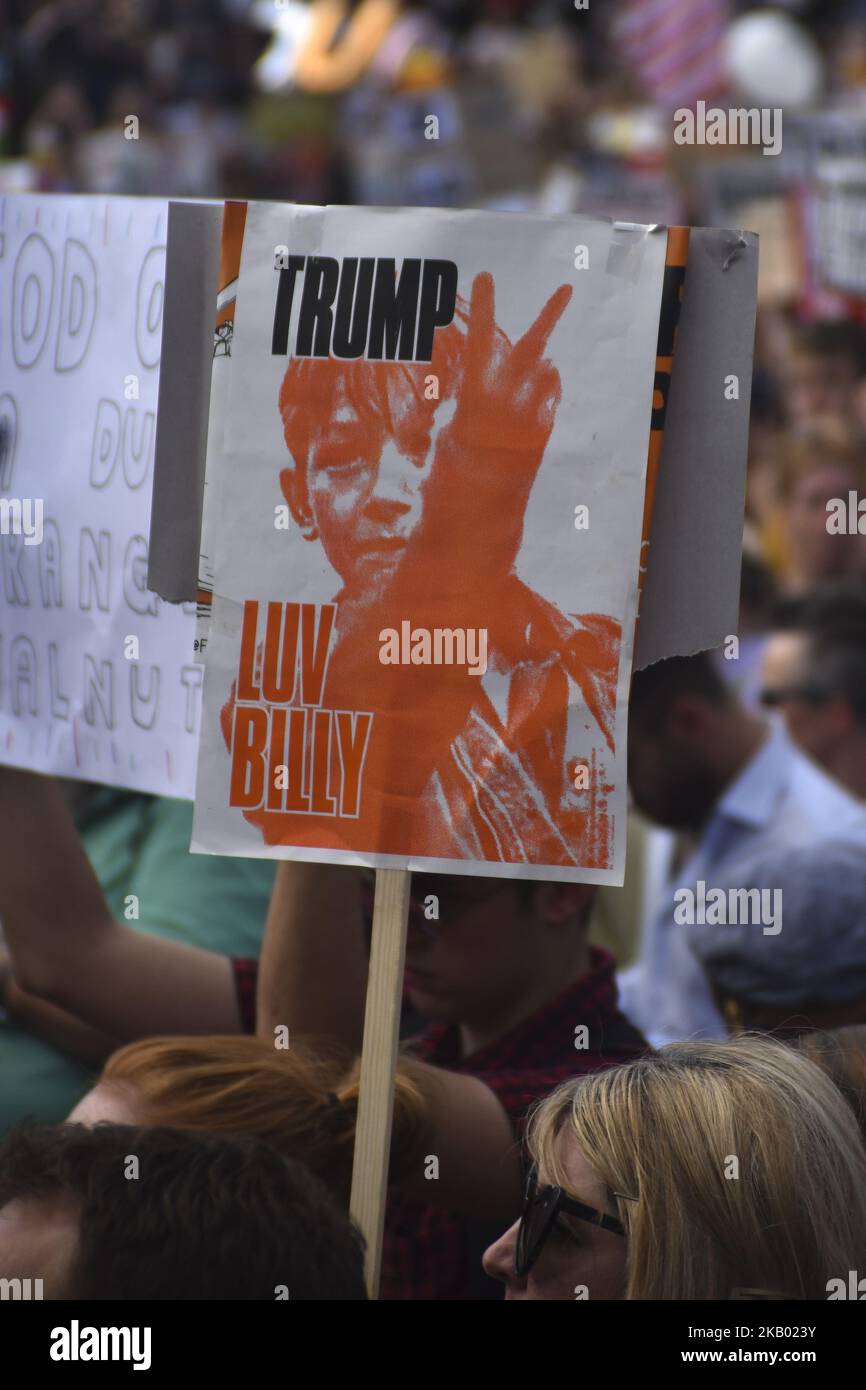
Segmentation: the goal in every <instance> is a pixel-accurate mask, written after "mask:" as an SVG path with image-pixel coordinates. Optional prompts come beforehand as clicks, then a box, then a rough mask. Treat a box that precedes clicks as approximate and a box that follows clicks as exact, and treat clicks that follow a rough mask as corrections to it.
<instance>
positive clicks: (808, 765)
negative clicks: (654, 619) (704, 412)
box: [0, 0, 866, 1299]
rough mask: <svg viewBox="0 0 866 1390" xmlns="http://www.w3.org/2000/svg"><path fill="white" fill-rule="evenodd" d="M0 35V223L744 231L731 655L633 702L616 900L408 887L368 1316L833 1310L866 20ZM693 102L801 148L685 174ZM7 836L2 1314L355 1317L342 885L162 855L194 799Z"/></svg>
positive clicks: (90, 800)
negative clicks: (157, 1302)
mask: <svg viewBox="0 0 866 1390" xmlns="http://www.w3.org/2000/svg"><path fill="white" fill-rule="evenodd" d="M647 8H651V10H652V20H653V22H652V25H651V26H650V28H649V29H647V27H646V25H645V24H644V23H643V22H642V12H645V11H646V10H647ZM698 13H699V19H697V18H696V17H695V16H696V14H698ZM0 16H2V18H3V21H4V36H3V45H2V57H0V142H2V144H0V148H2V154H3V158H2V160H0V195H2V192H3V191H13V190H28V189H33V190H48V191H89V192H107V193H134V194H154V195H162V196H164V195H167V194H168V195H177V196H201V197H219V198H222V197H249V198H278V199H290V200H297V201H300V202H340V203H374V204H383V203H384V204H413V205H425V206H429V205H438V206H455V207H464V206H486V207H493V208H501V209H502V210H504V211H506V210H509V209H517V210H520V209H524V210H525V209H532V210H536V211H543V212H551V213H565V212H574V211H578V212H581V211H588V212H596V213H602V214H606V215H610V216H614V217H621V218H623V219H633V220H640V221H653V222H655V221H667V222H671V221H677V220H681V221H684V222H689V223H691V224H704V225H723V226H733V227H746V228H752V229H754V230H756V231H758V232H759V233H760V237H761V249H760V255H761V265H760V272H759V306H758V320H757V331H756V342H755V363H754V378H753V383H752V395H751V430H750V440H749V459H748V475H747V492H746V518H745V528H744V539H743V562H742V586H741V613H740V624H739V630H738V632H737V634H735V636H736V639H737V640H736V642H734V643H728V644H726V647H725V649H724V651H722V650H719V651H717V652H713V653H709V654H698V655H695V656H694V657H689V658H678V659H674V660H671V661H667V662H663V663H659V664H658V665H657V666H655V667H652V668H649V669H648V670H646V671H643V672H639V673H638V674H637V675H636V677H635V679H634V683H633V689H632V697H631V704H630V719H629V784H630V791H631V798H632V807H633V809H632V813H631V818H630V820H631V823H630V830H629V851H628V873H627V878H626V884H625V886H624V888H622V889H602V890H600V891H598V892H597V891H596V890H595V889H593V888H592V887H590V886H588V885H573V884H558V883H550V882H544V883H533V882H527V883H515V882H514V881H508V880H497V879H489V878H488V879H472V878H460V877H455V878H450V877H447V876H446V877H440V876H436V877H433V876H431V877H429V878H425V877H424V876H418V875H415V876H413V888H412V902H411V907H410V927H409V948H408V968H407V975H406V989H405V998H404V1013H403V1024H402V1032H403V1038H404V1043H403V1048H402V1051H401V1060H400V1063H399V1066H398V1076H397V1083H396V1091H395V1117H394V1137H393V1143H392V1157H391V1174H390V1189H389V1201H388V1213H387V1220H386V1230H385V1245H384V1263H383V1275H382V1292H383V1295H384V1296H386V1297H389V1298H415V1299H423V1298H432V1299H446V1298H465V1299H474V1298H490V1297H497V1296H499V1293H500V1291H501V1288H502V1286H504V1287H505V1289H506V1290H507V1293H508V1296H509V1297H516V1298H551V1299H553V1298H567V1299H574V1298H582V1297H592V1298H622V1297H627V1298H667V1299H702V1298H739V1297H755V1298H765V1297H769V1298H791V1299H801V1298H809V1299H818V1298H827V1297H849V1296H854V1297H856V1296H857V1294H856V1293H855V1294H853V1295H852V1294H850V1293H843V1292H840V1291H839V1290H841V1289H842V1288H843V1287H845V1288H848V1287H849V1286H848V1284H847V1283H846V1282H845V1281H848V1280H849V1275H850V1272H851V1271H857V1270H858V1269H860V1270H863V1271H864V1273H866V1149H864V1138H863V1134H864V1126H866V254H864V252H863V246H864V245H866V241H864V236H863V232H864V230H866V3H857V2H856V0H852V2H851V3H843V0H838V3H823V2H822V3H820V4H819V3H818V2H817V0H815V3H812V4H796V3H789V4H786V5H784V6H773V7H764V9H763V10H762V11H761V12H757V7H755V6H752V5H748V4H733V3H731V4H728V3H725V2H724V0H718V3H716V2H715V0H710V2H709V3H707V4H704V5H701V6H699V7H692V8H691V9H690V7H689V6H688V5H684V4H682V3H679V0H653V4H652V6H649V0H647V5H646V6H643V7H642V6H641V5H640V4H636V3H630V2H629V0H619V3H612V4H603V3H601V0H598V3H596V0H589V3H588V4H587V5H586V6H582V7H581V6H578V5H576V4H574V3H571V2H570V0H569V3H566V0H551V3H547V4H531V3H524V0H471V2H470V3H463V0H434V3H431V4H417V5H412V4H405V3H403V4H400V3H397V0H362V3H359V4H350V3H347V2H346V0H313V3H312V4H309V5H306V4H303V3H300V0H287V3H276V0H274V2H273V3H267V2H266V0H261V3H256V4H253V5H250V4H248V3H246V0H222V2H221V3H219V0H172V3H166V2H165V0H150V3H147V0H142V3H139V4H136V3H132V0H49V2H48V3H43V4H38V3H14V0H13V2H12V3H10V2H9V0H7V3H4V4H0ZM643 18H644V19H645V13H643ZM753 21H757V27H755V24H754V23H753ZM761 25H763V26H764V27H763V29H762V28H761ZM767 26H769V27H767ZM699 98H700V99H706V100H708V101H713V102H717V103H718V104H720V105H722V106H728V105H731V104H736V103H739V104H743V105H756V106H770V107H779V108H781V109H782V111H783V114H784V122H785V125H784V134H783V146H782V151H781V153H780V154H779V155H778V156H773V157H767V156H766V155H763V154H762V153H761V150H760V148H751V149H750V148H742V147H738V148H734V149H732V148H730V147H728V148H725V147H721V148H709V147H706V146H702V147H700V148H696V147H678V146H677V145H676V144H675V142H674V140H673V120H672V113H673V109H674V108H675V107H679V106H681V105H688V104H689V103H692V104H693V103H694V101H695V100H697V99H699ZM431 117H435V121H432V122H431ZM425 132H426V133H425ZM686 293H687V289H686ZM694 462H695V467H696V468H700V466H701V461H700V459H696V460H695V461H694ZM0 822H2V824H3V826H4V834H3V836H2V838H0V920H2V925H3V933H4V936H5V951H4V952H3V954H2V955H0V1006H2V1009H3V1010H4V1021H3V1022H2V1023H0V1059H2V1066H0V1076H2V1078H3V1079H2V1081H0V1131H6V1130H8V1131H9V1134H8V1137H7V1138H6V1139H5V1141H4V1142H3V1143H2V1145H0V1209H2V1212H3V1215H4V1217H5V1218H6V1219H5V1221H4V1223H3V1225H2V1228H0V1275H2V1276H4V1277H8V1278H13V1277H15V1278H22V1279H23V1278H25V1277H29V1278H34V1279H35V1278H44V1280H45V1282H46V1287H47V1288H48V1289H49V1292H50V1296H70V1297H80V1298H101V1297H107V1296H113V1297H125V1298H135V1297H145V1298H146V1297H171V1298H183V1297H213V1298H222V1297H229V1298H236V1297H237V1298H241V1297H263V1298H274V1297H277V1298H279V1297H291V1298H293V1299H294V1298H362V1297H364V1281H363V1274H362V1258H363V1255H362V1250H361V1246H360V1243H359V1241H358V1238H357V1235H356V1233H355V1232H354V1230H353V1228H352V1227H351V1225H350V1223H349V1220H348V1217H347V1208H348V1198H349V1186H350V1180H351V1163H352V1148H353V1142H354V1132H355V1121H356V1118H357V1101H358V1056H359V1053H360V1048H361V1038H362V1027H363V1010H364V997H365V985H366V971H367V950H368V945H369V933H370V915H371V884H370V879H369V876H368V875H366V874H364V873H363V872H361V871H357V870H354V869H348V868H340V869H335V868H326V867H322V866H316V865H302V864H290V863H282V864H281V865H280V867H279V869H278V871H277V872H276V874H275V873H274V870H273V866H272V865H271V864H269V863H266V862H262V861H243V860H220V859H219V858H205V857H199V856H192V857H190V856H189V855H188V852H187V850H188V845H189V838H190V808H188V807H185V806H181V805H180V804H179V803H171V802H164V801H156V800H154V799H152V798H149V797H144V796H141V795H137V794H133V793H125V792H116V791H109V790H108V789H104V788H102V789H99V788H86V787H84V788H68V787H67V788H63V787H61V786H59V785H57V784H54V783H53V782H51V781H50V780H49V779H45V778H39V777H35V776H32V775H29V774H25V773H20V772H13V771H11V770H8V769H0ZM37 827H38V833H37ZM46 847H47V848H46ZM46 853H48V854H49V855H50V861H51V862H50V868H49V869H48V871H47V872H46V868H45V862H44V856H45V854H46ZM711 893H712V894H714V895H715V901H714V910H715V916H712V915H711V912H712V911H713V907H711V906H710V894H711ZM131 894H132V895H134V897H135V901H136V903H139V902H140V904H141V915H140V918H139V917H138V916H136V919H135V920H133V921H131V920H129V913H128V912H127V911H125V909H124V905H125V904H127V903H128V902H129V898H130V895H131ZM777 894H778V895H779V897H778V900H777V897H776V895H777ZM732 895H737V896H736V897H732ZM739 895H746V896H745V897H743V896H739ZM431 898H433V899H435V901H436V903H437V910H436V912H435V913H431V911H430V901H431ZM733 901H736V902H737V904H738V905H742V904H743V903H748V904H749V905H750V906H753V907H754V913H753V920H746V921H744V920H743V914H742V911H740V912H738V913H737V914H733V913H729V904H730V903H731V902H733ZM777 901H778V904H779V910H778V911H777V908H776V904H777ZM699 902H700V904H701V906H700V908H699V907H698V903H699ZM721 903H724V907H721V906H720V904H721ZM723 913H728V914H729V915H721V914H723ZM28 1117H29V1118H28ZM25 1118H28V1123H27V1124H26V1125H24V1126H23V1127H22V1125H21V1124H20V1122H21V1121H23V1120H24V1119H25ZM67 1119H68V1122H67V1123H62V1122H64V1121H67ZM515 1141H518V1142H515ZM130 1155H133V1156H137V1159H138V1162H139V1165H140V1172H141V1176H140V1187H139V1188H138V1190H137V1191H138V1198H139V1201H138V1203H137V1207H136V1212H135V1215H134V1217H133V1216H132V1215H131V1214H130V1204H129V1203H128V1202H127V1201H126V1200H125V1198H124V1192H125V1190H126V1185H127V1179H128V1178H129V1174H128V1173H124V1167H123V1165H124V1164H125V1163H126V1162H127V1160H128V1156H130ZM205 1173H206V1174H207V1175H208V1176H207V1182H205V1180H204V1178H203V1176H202V1175H203V1174H205ZM239 1175H242V1179H243V1180H241V1177H239ZM138 1176H139V1175H138V1173H136V1177H138ZM58 1212H60V1217H61V1218H62V1219H59V1218H58ZM154 1250H158V1251H159V1252H160V1258H159V1260H158V1261H156V1262H155V1261H154V1259H153V1255H152V1252H153V1251H154ZM216 1251H219V1252H220V1258H219V1259H217V1258H214V1253H215V1252H216ZM485 1251H486V1253H485ZM482 1259H483V1263H482ZM855 1282H856V1281H855ZM837 1283H838V1287H837ZM280 1289H285V1290H286V1292H285V1293H284V1294H281V1293H279V1292H278V1290H280ZM109 1291H110V1292H109Z"/></svg>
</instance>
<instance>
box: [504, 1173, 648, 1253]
mask: <svg viewBox="0 0 866 1390" xmlns="http://www.w3.org/2000/svg"><path fill="white" fill-rule="evenodd" d="M560 1216H576V1217H577V1218H578V1220H579V1221H589V1222H590V1223H591V1224H592V1225H593V1226H600V1227H601V1229H602V1230H603V1231H613V1233H614V1235H617V1236H624V1235H625V1233H626V1232H625V1227H624V1226H623V1224H622V1222H621V1221H620V1220H619V1218H618V1217H616V1216H610V1215H608V1213H607V1212H606V1211H597V1210H596V1208H595V1207H590V1206H587V1204H586V1203H585V1202H578V1201H577V1200H576V1198H574V1197H569V1196H568V1194H567V1193H566V1192H563V1190H562V1188H561V1187H539V1186H538V1170H537V1168H536V1165H535V1164H534V1163H533V1165H532V1167H531V1168H530V1170H529V1176H528V1177H527V1179H526V1195H525V1198H524V1206H523V1215H522V1216H521V1218H520V1225H519V1226H518V1228H517V1248H516V1251H515V1256H514V1269H515V1273H516V1274H517V1277H518V1279H525V1278H526V1275H527V1274H528V1273H529V1271H530V1270H531V1269H532V1266H533V1265H534V1264H535V1262H536V1260H537V1259H538V1257H539V1255H540V1254H541V1251H542V1250H543V1248H544V1242H545V1241H546V1240H547V1238H548V1236H549V1235H550V1232H551V1231H552V1230H553V1227H554V1225H555V1223H556V1221H557V1218H558V1217H560Z"/></svg>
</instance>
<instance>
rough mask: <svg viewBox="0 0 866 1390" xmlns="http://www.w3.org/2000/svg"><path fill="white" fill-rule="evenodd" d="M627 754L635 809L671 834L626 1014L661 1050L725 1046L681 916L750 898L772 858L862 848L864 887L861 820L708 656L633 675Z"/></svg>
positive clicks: (659, 855)
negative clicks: (736, 892) (744, 895)
mask: <svg viewBox="0 0 866 1390" xmlns="http://www.w3.org/2000/svg"><path fill="white" fill-rule="evenodd" d="M628 754H629V756H628V761H629V784H630V787H631V793H632V797H633V799H634V802H635V805H636V806H637V808H638V809H639V810H640V811H641V812H643V813H644V814H645V815H646V816H648V817H649V818H650V820H652V821H654V822H655V823H656V824H657V825H660V826H663V827H666V828H665V829H659V830H653V831H652V832H651V833H650V836H649V843H648V846H647V872H648V885H647V886H648V893H647V904H648V909H647V913H646V918H645V921H644V924H643V933H642V941H641V950H640V955H639V958H638V961H637V963H636V964H635V965H634V966H632V967H631V968H630V969H629V970H627V971H625V972H624V973H623V975H622V976H621V977H620V982H619V983H620V1006H621V1008H622V1009H623V1011H624V1012H625V1013H626V1014H627V1016H628V1017H629V1018H630V1019H631V1020H632V1022H633V1023H635V1024H636V1025H637V1026H638V1027H639V1028H640V1029H641V1030H642V1031H643V1032H644V1034H645V1035H646V1036H647V1037H648V1038H649V1040H650V1042H651V1043H653V1044H654V1045H655V1046H657V1047H658V1046H662V1045H663V1044H664V1043H668V1042H673V1041H676V1040H677V1039H681V1038H691V1037H710V1038H713V1037H719V1038H721V1037H725V1036H726V1032H727V1030H726V1027H725V1022H724V1019H723V1018H722V1016H721V1014H720V1012H719V1010H718V1008H717V1007H716V1004H715V1001H714V999H713V994H712V990H711V987H710V984H709V982H708V980H707V977H706V976H705V974H704V972H703V970H702V968H701V966H700V964H699V962H698V960H697V959H696V957H695V956H694V954H693V952H692V950H691V945H690V941H689V933H690V930H692V928H691V926H690V924H689V920H688V911H687V910H686V911H685V912H684V911H683V910H682V909H683V904H684V903H685V904H686V905H688V903H690V902H694V903H695V905H697V902H698V896H699V895H700V894H703V896H704V898H705V897H706V895H707V894H708V893H709V892H710V891H711V890H712V889H713V888H719V887H721V886H722V885H724V888H725V890H726V892H727V890H728V889H730V888H731V887H732V886H734V885H737V884H739V885H740V886H741V887H743V888H748V887H749V882H748V877H749V866H750V865H751V864H753V863H754V862H755V861H756V860H758V859H760V858H761V856H763V855H764V854H765V853H766V852H767V851H769V850H772V849H774V848H779V849H782V848H795V847H796V846H798V845H803V846H804V847H805V846H814V845H815V844H816V843H818V842H820V841H822V840H825V841H829V840H831V839H832V840H834V841H840V840H841V841H848V842H850V843H852V844H854V845H859V846H862V847H863V851H864V886H866V810H864V808H863V807H862V806H861V805H860V803H859V802H857V801H856V800H855V799H854V798H853V797H851V796H849V795H848V793H847V792H846V791H845V790H844V789H843V788H842V787H841V786H839V785H838V784H837V783H836V782H834V781H833V780H832V779H831V778H830V777H828V776H827V775H826V774H825V773H824V772H822V771H821V770H820V768H818V767H817V766H816V765H815V764H814V763H812V762H810V760H809V759H808V758H806V757H805V756H804V755H803V754H802V753H800V752H799V751H798V750H797V749H796V748H795V747H794V745H793V743H792V742H791V741H790V739H789V738H788V736H787V734H786V733H785V732H784V730H783V729H782V728H781V727H774V726H772V725H769V724H767V723H766V722H765V721H764V720H762V719H760V718H759V717H758V716H756V715H755V714H753V713H751V712H750V711H748V710H747V709H745V708H744V706H743V705H742V704H741V703H740V701H739V699H738V698H737V696H736V695H735V694H734V693H733V692H732V691H731V690H730V689H728V688H727V687H726V685H725V684H724V682H723V681H722V680H721V678H720V676H719V675H718V673H717V672H716V671H715V669H714V668H713V665H712V662H711V660H710V658H709V657H708V655H707V654H706V653H701V654H699V655H697V656H692V657H676V658H673V659H672V660H670V661H663V662H659V663H658V664H657V665H655V666H651V667H648V668H647V669H646V670H644V671H640V672H638V673H637V675H636V676H635V679H634V684H633V687H632V697H631V706H630V714H629V750H628ZM701 884H703V889H701V887H700V885H701ZM778 888H779V889H781V891H782V902H783V901H784V888H785V885H784V883H781V882H780V883H779V884H778ZM686 889H687V890H690V892H689V893H684V892H682V891H681V890H686ZM692 893H693V894H695V897H694V899H692V898H691V894H692ZM684 919H685V920H684ZM718 929H719V931H724V926H722V925H720V926H719V928H718ZM755 929H756V930H758V931H760V930H762V928H761V926H757V925H756V927H755Z"/></svg>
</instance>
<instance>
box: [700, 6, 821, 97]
mask: <svg viewBox="0 0 866 1390" xmlns="http://www.w3.org/2000/svg"><path fill="white" fill-rule="evenodd" d="M725 56H726V66H727V71H728V77H729V78H730V81H731V83H732V85H733V86H734V88H735V90H736V91H737V93H738V94H739V95H740V96H742V97H745V98H746V100H748V101H755V102H758V103H759V104H760V105H761V106H781V107H783V108H789V109H797V108H799V107H805V106H811V105H812V104H813V103H814V102H815V101H816V100H817V99H818V97H819V96H820V93H821V88H822V85H823V78H824V72H823V64H822V60H821V54H820V53H819V51H818V48H817V46H816V44H815V43H814V42H813V40H812V38H811V36H810V35H809V34H808V33H807V31H806V30H805V29H804V28H803V27H802V26H801V25H800V24H798V23H797V22H796V20H793V19H791V18H790V17H789V16H788V15H785V14H779V13H778V11H774V10H754V11H753V12H752V13H751V14H747V15H743V16H742V17H741V18H740V19H735V20H734V22H733V23H732V24H731V25H730V26H729V28H728V31H727V34H726V37H725Z"/></svg>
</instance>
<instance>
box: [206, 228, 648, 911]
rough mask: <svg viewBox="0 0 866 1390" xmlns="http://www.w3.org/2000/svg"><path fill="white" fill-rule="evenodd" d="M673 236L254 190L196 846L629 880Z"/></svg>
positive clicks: (225, 415) (237, 321) (218, 458)
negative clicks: (644, 566) (310, 201)
mask: <svg viewBox="0 0 866 1390" xmlns="http://www.w3.org/2000/svg"><path fill="white" fill-rule="evenodd" d="M667 246H668V236H667V234H666V233H665V231H664V230H660V229H654V228H649V227H643V226H635V225H633V224H627V225H626V224H611V223H609V222H607V221H605V220H602V219H595V218H581V217H555V218H546V217H536V216H532V215H521V214H499V213H492V212H443V211H430V210H426V209H424V210H420V209H411V210H398V209H395V210H374V209H356V208H351V209H350V208H336V207H327V208H313V207H301V206H295V205H288V204H263V203H262V204H256V203H250V204H248V205H246V208H245V211H244V215H243V245H242V251H241V257H240V269H239V274H238V276H237V280H236V282H232V290H233V298H234V318H233V331H232V334H231V344H230V354H231V370H230V371H229V372H226V373H224V374H223V375H222V376H221V377H220V383H221V385H222V387H223V389H224V395H223V398H222V401H221V403H220V407H219V411H220V420H221V429H220V438H219V447H218V448H216V449H214V450H211V449H210V447H209V453H208V463H207V479H208V489H209V498H208V504H207V509H208V526H209V538H208V554H209V563H210V570H211V578H212V590H213V602H212V606H211V610H210V617H209V619H208V627H209V633H208V639H207V649H206V671H205V682H204V703H203V716H202V721H203V723H202V736H201V744H200V757H199V766H198V782H197V789H196V802H195V825H194V832H193V848H194V849H195V850H197V851H200V852H205V853H220V854H238V855H252V856H256V855H267V856H272V857H284V858H301V859H313V860H319V861H325V862H335V863H340V862H346V863H354V864H367V865H370V866H378V867H392V868H397V867H399V868H411V869H426V870H433V871H437V870H439V871H443V872H451V873H454V872H457V873H460V872H464V873H469V874H495V875H502V876H515V877H516V876H525V877H530V878H552V879H573V880H585V881H589V882H597V883H618V882H621V881H622V875H623V872H624V858H625V847H624V842H625V813H626V766H625V754H626V714H627V693H628V688H629V681H630V677H631V661H632V647H633V639H634V629H635V619H636V612H637V601H638V590H639V582H640V568H641V550H642V534H643V530H644V511H645V502H646V497H647V465H648V456H649V453H650V449H649V446H650V432H651V425H652V426H653V427H654V428H656V429H657V428H658V426H659V424H660V414H661V413H662V405H661V404H660V402H661V400H662V397H663V385H664V380H665V376H664V372H662V373H661V375H660V376H659V375H658V374H657V349H659V350H660V349H661V347H662V343H661V336H660V318H661V323H662V327H664V323H665V317H664V315H662V314H661V308H662V300H663V285H664V282H665V260H666V250H667ZM669 282H670V277H669ZM668 318H669V316H668ZM667 355H668V354H667V353H662V357H665V356H667ZM663 365H664V364H663ZM668 365H669V364H668ZM216 380H217V376H216V374H215V377H214V381H215V383H216ZM660 391H661V395H660ZM212 410H213V406H212Z"/></svg>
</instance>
